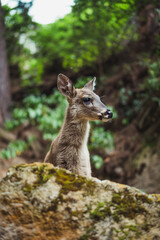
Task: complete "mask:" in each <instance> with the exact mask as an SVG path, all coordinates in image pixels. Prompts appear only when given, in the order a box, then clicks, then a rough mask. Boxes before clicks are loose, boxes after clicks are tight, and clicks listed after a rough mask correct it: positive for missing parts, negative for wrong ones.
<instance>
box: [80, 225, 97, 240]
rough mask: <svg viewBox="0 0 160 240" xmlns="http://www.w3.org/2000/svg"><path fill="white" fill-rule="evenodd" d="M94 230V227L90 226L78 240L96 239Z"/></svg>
mask: <svg viewBox="0 0 160 240" xmlns="http://www.w3.org/2000/svg"><path fill="white" fill-rule="evenodd" d="M93 230H94V227H91V228H88V229H87V231H86V233H85V234H83V235H82V236H81V237H80V238H79V239H78V240H88V239H94V238H93V236H92V235H93V234H92V233H93Z"/></svg>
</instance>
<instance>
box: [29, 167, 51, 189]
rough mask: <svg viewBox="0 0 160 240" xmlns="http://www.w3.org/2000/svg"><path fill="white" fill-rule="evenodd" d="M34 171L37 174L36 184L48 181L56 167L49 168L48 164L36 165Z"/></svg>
mask: <svg viewBox="0 0 160 240" xmlns="http://www.w3.org/2000/svg"><path fill="white" fill-rule="evenodd" d="M32 172H33V173H35V174H36V175H37V182H36V183H35V184H34V185H36V184H37V185H41V184H43V183H46V182H47V181H48V180H49V179H50V178H51V177H52V176H53V174H54V169H52V168H49V167H48V165H46V164H40V165H35V166H33V168H32Z"/></svg>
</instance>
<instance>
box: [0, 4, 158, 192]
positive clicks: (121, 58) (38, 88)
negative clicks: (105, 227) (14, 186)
mask: <svg viewBox="0 0 160 240" xmlns="http://www.w3.org/2000/svg"><path fill="white" fill-rule="evenodd" d="M32 4H33V1H30V2H21V1H17V4H16V7H14V8H11V7H9V6H8V5H3V6H2V4H1V3H0V166H1V170H0V178H2V177H4V176H5V174H6V171H7V169H8V167H9V166H11V165H13V164H19V163H23V162H26V163H30V162H35V161H36V162H37V161H40V162H42V161H43V159H44V156H45V154H46V152H47V151H48V148H49V146H50V143H51V141H52V140H53V139H54V138H55V137H56V135H57V134H58V132H59V130H60V127H61V125H62V122H63V118H64V113H65V108H66V106H67V103H66V101H65V99H64V97H63V96H61V95H60V94H59V92H58V91H57V87H56V80H57V74H58V73H60V72H62V73H64V74H65V75H67V76H69V77H70V79H72V81H73V82H74V84H75V85H76V86H77V87H82V86H83V85H84V84H85V83H86V82H87V81H89V80H90V79H92V77H93V76H96V77H97V86H96V92H97V93H98V94H99V95H100V96H101V99H102V101H103V102H104V103H105V104H106V105H107V106H109V107H110V108H111V109H112V111H113V115H114V118H113V121H112V122H111V123H107V124H106V123H102V122H100V121H97V122H93V123H91V134H90V138H89V151H90V154H91V162H92V170H93V176H95V177H98V178H100V179H109V180H112V181H117V182H120V183H124V184H129V185H131V186H135V187H138V188H140V189H141V190H142V191H145V192H148V193H158V192H160V184H159V183H160V174H159V172H160V120H159V116H160V59H159V56H160V3H159V0H152V1H149V0H142V1H138V0H129V1H125V0H111V1H109V0H97V1H95V0H90V1H86V0H74V4H73V6H72V11H71V13H69V14H67V15H66V16H64V18H61V19H58V20H57V21H55V22H54V23H51V24H46V25H42V24H38V23H36V22H34V21H33V19H32V17H31V16H30V15H29V9H30V8H31V6H32Z"/></svg>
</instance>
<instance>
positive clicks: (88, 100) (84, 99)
mask: <svg viewBox="0 0 160 240" xmlns="http://www.w3.org/2000/svg"><path fill="white" fill-rule="evenodd" d="M83 102H84V103H85V104H90V103H91V98H87V97H86V98H83Z"/></svg>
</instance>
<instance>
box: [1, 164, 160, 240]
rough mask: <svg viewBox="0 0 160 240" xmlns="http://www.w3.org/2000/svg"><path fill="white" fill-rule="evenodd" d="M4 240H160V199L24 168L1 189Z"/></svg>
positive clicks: (40, 167)
mask: <svg viewBox="0 0 160 240" xmlns="http://www.w3.org/2000/svg"><path fill="white" fill-rule="evenodd" d="M0 239H1V240H13V239H16V240H22V239H23V240H31V239H32V240H33V239H34V240H37V239H38V240H41V239H47V240H78V239H79V240H87V239H88V240H89V239H91V240H92V239H93V240H96V239H97V240H112V239H113V240H124V239H129V240H130V239H136V240H137V239H138V240H142V239H144V240H156V239H157V240H158V239H160V195H146V194H144V193H142V192H141V191H139V190H137V189H135V188H131V187H128V186H126V185H120V184H116V183H113V182H110V181H102V182H100V181H96V179H94V178H91V179H86V178H83V177H80V176H75V175H74V174H71V173H69V172H67V171H65V170H62V169H58V168H54V167H53V166H52V165H51V164H41V163H34V164H21V165H17V166H13V167H12V168H10V169H9V171H8V173H7V176H6V177H5V178H4V179H3V180H2V181H1V183H0Z"/></svg>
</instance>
